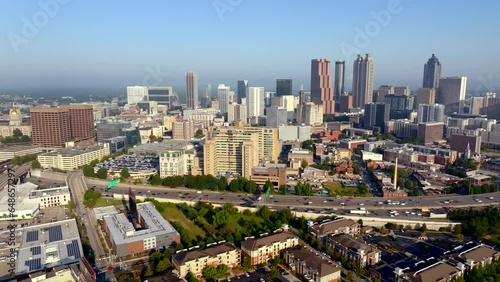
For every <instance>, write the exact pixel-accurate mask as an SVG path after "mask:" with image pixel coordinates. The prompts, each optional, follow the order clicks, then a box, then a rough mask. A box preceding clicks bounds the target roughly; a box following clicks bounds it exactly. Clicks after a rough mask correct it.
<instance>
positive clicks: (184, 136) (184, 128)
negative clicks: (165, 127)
mask: <svg viewBox="0 0 500 282" xmlns="http://www.w3.org/2000/svg"><path fill="white" fill-rule="evenodd" d="M194 132H195V131H194V122H193V121H187V120H184V121H176V122H174V123H173V124H172V139H180V140H190V139H191V138H193V137H194Z"/></svg>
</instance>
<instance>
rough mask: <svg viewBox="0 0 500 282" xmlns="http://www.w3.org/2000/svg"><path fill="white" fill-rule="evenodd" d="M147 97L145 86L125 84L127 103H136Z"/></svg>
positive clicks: (145, 99)
mask: <svg viewBox="0 0 500 282" xmlns="http://www.w3.org/2000/svg"><path fill="white" fill-rule="evenodd" d="M147 97H148V87H147V86H127V104H129V105H130V104H137V103H138V102H142V101H147Z"/></svg>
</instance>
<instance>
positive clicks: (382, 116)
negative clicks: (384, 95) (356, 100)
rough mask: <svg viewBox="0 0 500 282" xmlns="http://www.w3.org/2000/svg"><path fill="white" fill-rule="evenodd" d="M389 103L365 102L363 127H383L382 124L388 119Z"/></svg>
mask: <svg viewBox="0 0 500 282" xmlns="http://www.w3.org/2000/svg"><path fill="white" fill-rule="evenodd" d="M389 114H390V105H389V104H385V103H368V104H365V115H364V119H363V120H364V124H365V128H370V129H371V128H374V127H378V128H380V129H382V130H383V129H384V124H385V122H386V121H388V120H389Z"/></svg>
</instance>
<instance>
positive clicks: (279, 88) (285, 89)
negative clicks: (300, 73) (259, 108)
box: [276, 79, 293, 97]
mask: <svg viewBox="0 0 500 282" xmlns="http://www.w3.org/2000/svg"><path fill="white" fill-rule="evenodd" d="M292 94H293V93H292V80H291V79H276V96H278V97H279V96H283V95H292Z"/></svg>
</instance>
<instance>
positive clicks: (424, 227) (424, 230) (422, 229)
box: [420, 223, 427, 232]
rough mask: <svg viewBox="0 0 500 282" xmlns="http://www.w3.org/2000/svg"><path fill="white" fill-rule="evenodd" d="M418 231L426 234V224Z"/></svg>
mask: <svg viewBox="0 0 500 282" xmlns="http://www.w3.org/2000/svg"><path fill="white" fill-rule="evenodd" d="M420 231H422V232H426V231H427V224H425V223H424V224H422V227H420Z"/></svg>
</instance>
